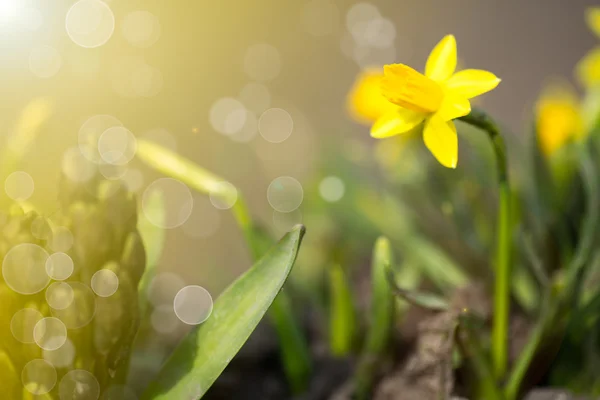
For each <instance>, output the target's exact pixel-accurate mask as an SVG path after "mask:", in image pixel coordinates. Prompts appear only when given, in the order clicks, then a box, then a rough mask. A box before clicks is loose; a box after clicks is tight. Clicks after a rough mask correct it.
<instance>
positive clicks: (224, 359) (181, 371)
mask: <svg viewBox="0 0 600 400" xmlns="http://www.w3.org/2000/svg"><path fill="white" fill-rule="evenodd" d="M303 236H304V227H303V226H296V227H295V228H294V229H293V230H292V231H291V232H290V233H288V234H286V235H285V236H284V237H283V238H282V239H281V240H280V242H279V243H278V244H277V245H276V246H274V247H273V248H272V249H271V250H270V251H269V252H268V253H267V254H266V255H265V256H264V257H263V258H262V259H261V260H260V261H258V263H256V264H255V265H254V266H253V267H252V268H251V269H250V270H248V271H247V272H246V273H244V274H243V275H242V276H241V277H239V278H238V279H237V280H236V281H235V282H233V283H232V284H231V285H230V286H229V287H228V288H227V289H225V291H224V292H223V293H222V294H221V295H220V296H219V298H218V299H217V300H216V301H215V304H214V308H213V312H212V315H211V316H210V318H209V319H208V320H207V321H206V322H204V323H203V324H202V325H199V326H197V327H196V328H194V330H192V331H191V332H190V334H188V336H187V337H186V338H185V339H184V340H183V342H182V343H181V344H180V345H179V346H178V347H177V348H176V349H175V352H174V353H173V355H172V356H171V357H170V358H169V360H168V361H167V363H166V364H165V366H164V367H163V368H162V369H161V372H160V373H159V374H158V376H157V377H156V379H154V381H153V382H152V383H151V384H150V386H149V387H148V388H147V389H146V391H145V392H144V394H143V395H142V399H165V400H166V399H192V398H194V399H198V398H201V397H202V396H203V395H204V394H205V393H206V391H207V390H208V389H209V388H210V386H211V385H212V384H213V382H214V381H215V380H216V379H217V378H218V377H219V375H220V374H221V373H222V372H223V370H224V369H225V367H226V366H227V365H228V364H229V362H230V361H231V360H232V359H233V357H234V356H235V355H236V354H237V352H238V351H239V350H240V348H241V347H242V345H243V344H244V343H245V342H246V340H247V339H248V337H249V336H250V334H251V333H252V331H253V330H254V329H255V328H256V326H257V325H258V323H259V322H260V320H261V319H262V317H263V316H264V314H265V313H266V311H267V309H268V308H269V306H270V305H271V303H272V302H273V300H274V299H275V297H276V296H277V294H278V293H279V291H280V290H281V288H282V286H283V284H284V283H285V281H286V279H287V277H288V275H289V273H290V271H291V269H292V266H293V265H294V261H295V260H296V255H297V254H298V249H299V247H300V242H301V241H302V237H303Z"/></svg>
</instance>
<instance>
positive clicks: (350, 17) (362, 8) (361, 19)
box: [346, 2, 381, 34]
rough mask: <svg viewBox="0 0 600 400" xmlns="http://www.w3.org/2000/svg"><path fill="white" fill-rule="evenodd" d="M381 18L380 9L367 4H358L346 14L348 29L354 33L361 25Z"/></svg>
mask: <svg viewBox="0 0 600 400" xmlns="http://www.w3.org/2000/svg"><path fill="white" fill-rule="evenodd" d="M380 17H381V13H380V12H379V9H378V8H377V7H376V6H375V5H373V4H371V3H366V2H361V3H356V4H354V5H353V6H352V7H350V9H349V10H348V13H347V14H346V29H348V31H349V32H351V33H353V34H354V32H355V31H356V29H357V27H360V25H361V23H365V22H369V21H372V20H375V19H378V18H380Z"/></svg>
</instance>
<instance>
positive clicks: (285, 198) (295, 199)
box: [267, 176, 304, 213]
mask: <svg viewBox="0 0 600 400" xmlns="http://www.w3.org/2000/svg"><path fill="white" fill-rule="evenodd" d="M267 200H268V201H269V204H270V205H271V207H273V209H274V210H276V211H279V212H282V213H287V212H292V211H294V210H295V209H297V208H298V207H300V205H301V204H302V201H303V200H304V190H303V189H302V185H301V184H300V182H298V181H297V180H296V179H294V178H292V177H291V176H280V177H279V178H275V179H273V181H272V182H271V184H269V187H268V188H267Z"/></svg>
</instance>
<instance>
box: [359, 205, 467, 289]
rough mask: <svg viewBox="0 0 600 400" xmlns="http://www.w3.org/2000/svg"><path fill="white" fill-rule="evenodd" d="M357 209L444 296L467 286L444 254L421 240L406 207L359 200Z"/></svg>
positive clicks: (465, 275)
mask: <svg viewBox="0 0 600 400" xmlns="http://www.w3.org/2000/svg"><path fill="white" fill-rule="evenodd" d="M357 202H358V204H357V207H358V209H359V210H361V211H362V212H363V213H364V215H365V216H366V217H367V218H368V219H369V220H370V221H371V222H372V224H373V225H374V226H375V227H376V228H377V229H379V230H380V231H381V232H384V233H385V234H387V235H389V237H390V239H392V240H393V242H394V244H395V245H397V246H398V247H399V248H400V251H401V252H402V254H403V255H404V256H405V257H407V258H409V259H410V260H411V261H414V262H415V263H417V264H418V265H419V266H420V267H421V268H422V270H423V274H424V275H425V276H426V277H427V278H428V279H430V280H431V281H432V282H433V283H434V284H435V285H436V286H437V287H439V288H440V289H441V290H442V291H444V292H452V291H454V290H455V289H456V288H459V287H464V286H465V285H467V283H468V282H469V277H468V275H467V274H466V273H465V272H464V271H463V269H462V268H461V267H460V266H459V265H458V264H457V263H456V262H455V261H454V260H453V259H452V258H451V257H450V256H448V254H446V252H445V251H444V250H443V249H441V248H440V247H438V246H437V245H436V244H435V243H432V242H430V241H428V240H427V239H426V238H424V237H423V236H422V235H421V234H420V233H419V232H417V230H416V229H415V228H414V226H413V224H412V219H411V214H410V212H409V210H408V209H406V207H405V206H404V205H403V204H402V203H400V202H397V201H395V200H394V199H393V198H392V197H391V196H387V195H386V196H384V197H383V198H378V197H376V196H363V197H361V198H358V199H357Z"/></svg>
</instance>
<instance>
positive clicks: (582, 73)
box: [576, 7, 600, 88]
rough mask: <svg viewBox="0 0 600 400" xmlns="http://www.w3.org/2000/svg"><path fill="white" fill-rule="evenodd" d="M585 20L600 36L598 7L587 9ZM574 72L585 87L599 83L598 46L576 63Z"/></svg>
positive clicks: (599, 62)
mask: <svg viewBox="0 0 600 400" xmlns="http://www.w3.org/2000/svg"><path fill="white" fill-rule="evenodd" d="M585 20H586V22H587V25H588V26H589V28H590V29H591V30H592V32H594V34H596V36H598V37H599V38H600V7H592V8H589V9H587V10H586V12H585ZM576 74H577V78H578V79H579V81H580V82H581V83H582V84H583V85H584V86H585V87H587V88H589V87H592V86H596V85H598V84H600V46H598V47H596V48H594V49H592V50H591V51H590V52H589V53H588V54H587V55H586V56H585V57H583V59H582V60H581V61H580V62H579V63H578V64H577V67H576Z"/></svg>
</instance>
